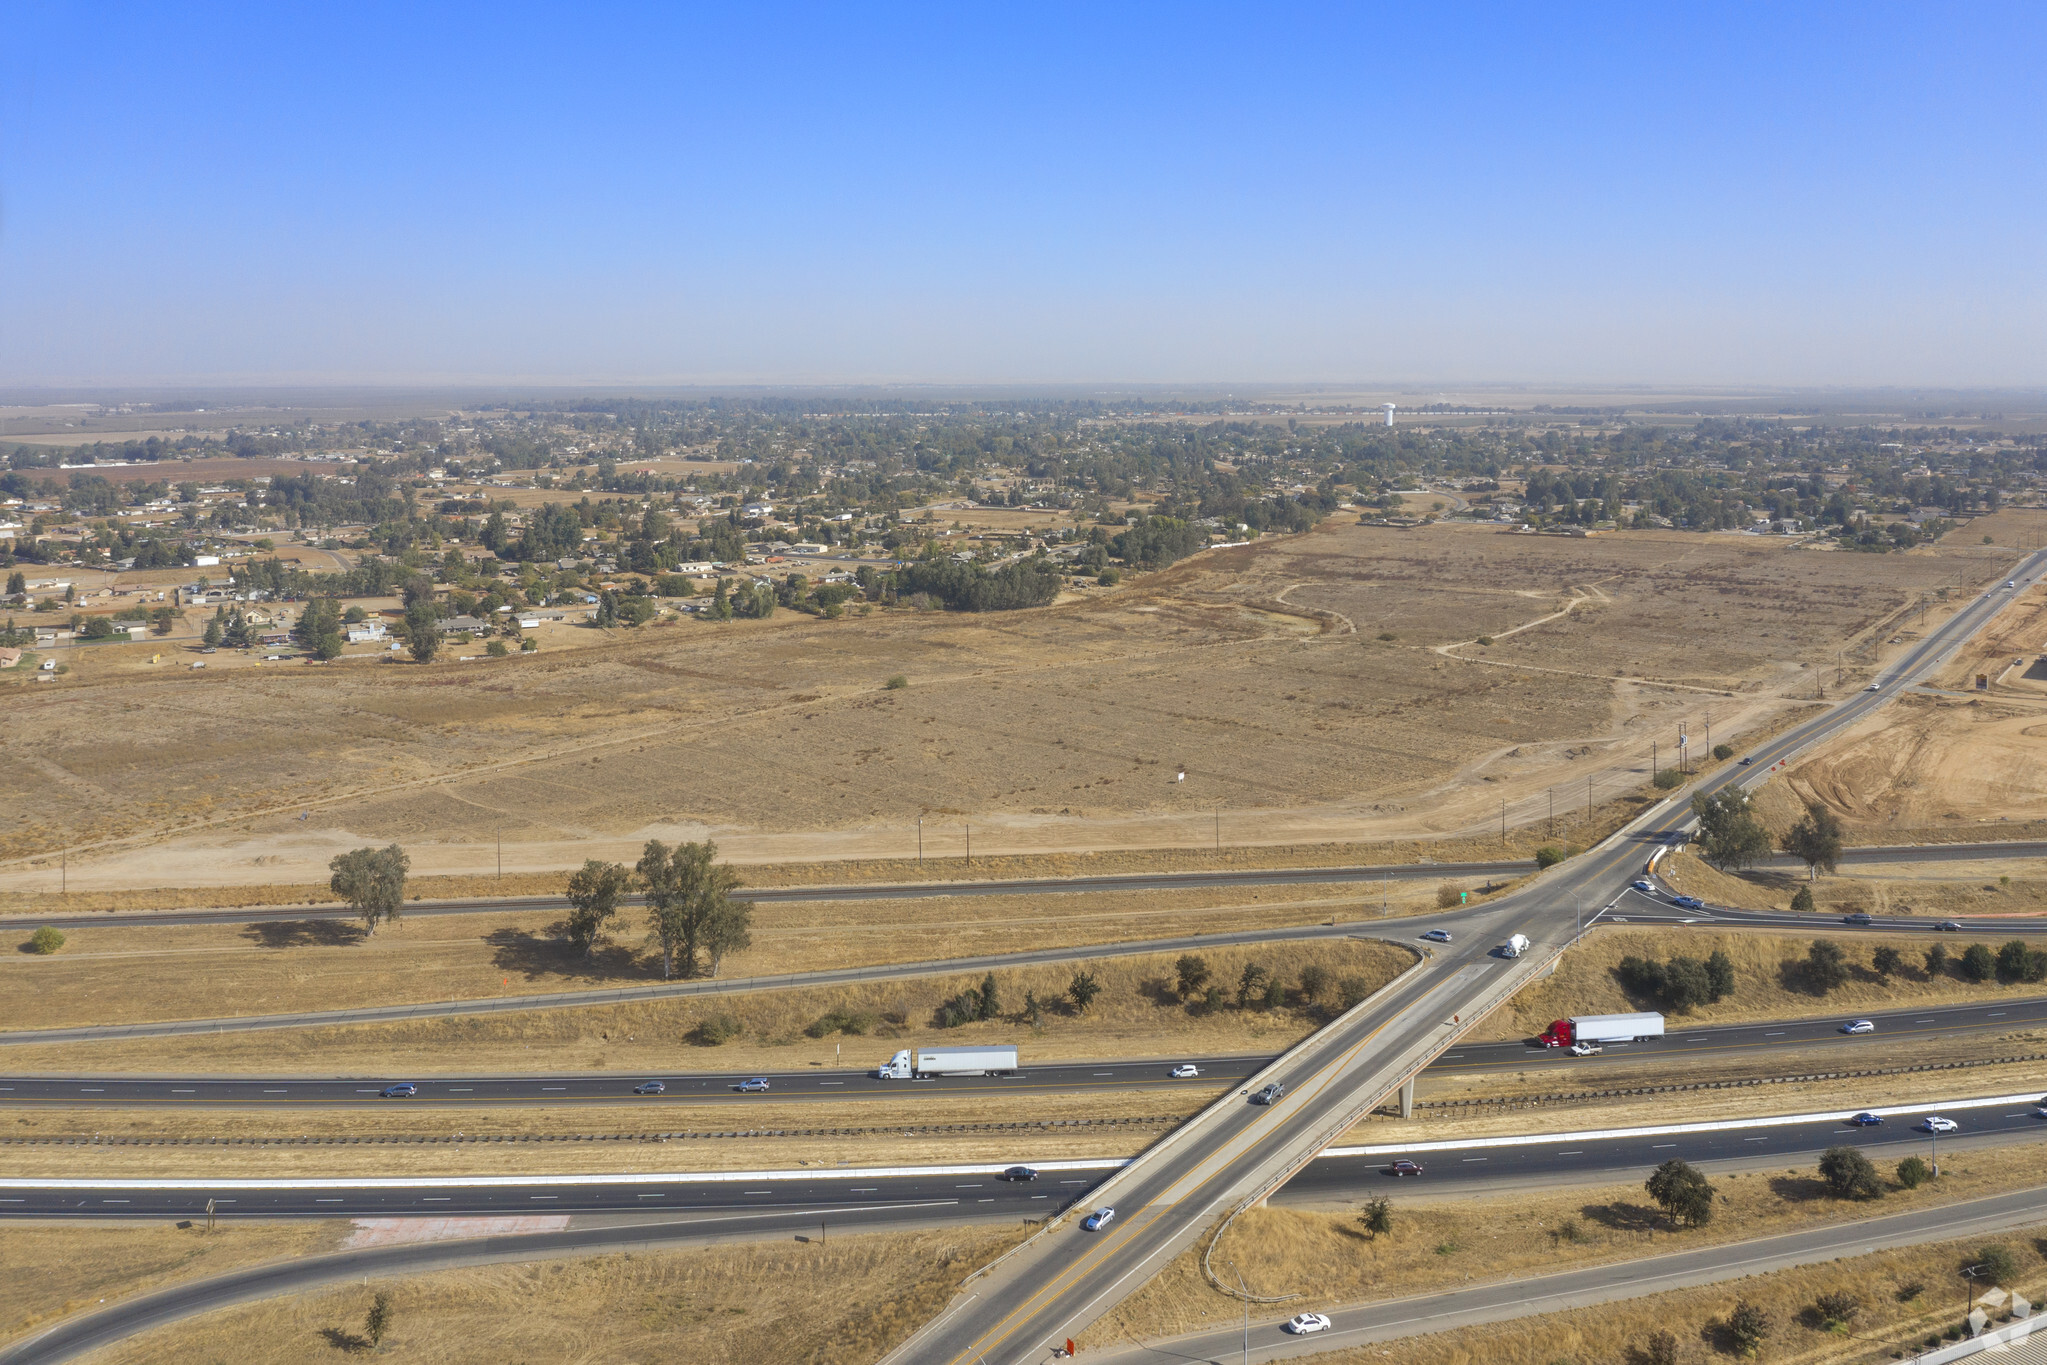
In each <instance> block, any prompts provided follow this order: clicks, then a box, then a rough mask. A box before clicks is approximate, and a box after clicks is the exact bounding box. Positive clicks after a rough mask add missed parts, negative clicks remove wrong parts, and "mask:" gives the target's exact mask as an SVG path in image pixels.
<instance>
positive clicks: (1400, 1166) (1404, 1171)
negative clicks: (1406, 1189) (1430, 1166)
mask: <svg viewBox="0 0 2047 1365" xmlns="http://www.w3.org/2000/svg"><path fill="white" fill-rule="evenodd" d="M1421 1173H1422V1168H1421V1167H1420V1166H1417V1165H1416V1164H1415V1163H1414V1162H1412V1161H1408V1160H1406V1159H1402V1160H1400V1161H1396V1162H1394V1163H1393V1164H1392V1165H1391V1166H1388V1167H1387V1168H1386V1174H1388V1175H1420V1174H1421Z"/></svg>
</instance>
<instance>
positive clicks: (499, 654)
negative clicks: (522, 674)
mask: <svg viewBox="0 0 2047 1365" xmlns="http://www.w3.org/2000/svg"><path fill="white" fill-rule="evenodd" d="M483 652H484V653H486V654H488V655H490V657H491V658H493V659H502V658H504V657H505V656H506V655H507V654H510V653H511V652H512V651H511V650H509V649H506V648H505V642H504V641H503V640H492V641H491V642H490V643H489V644H487V645H485V646H484V647H483Z"/></svg>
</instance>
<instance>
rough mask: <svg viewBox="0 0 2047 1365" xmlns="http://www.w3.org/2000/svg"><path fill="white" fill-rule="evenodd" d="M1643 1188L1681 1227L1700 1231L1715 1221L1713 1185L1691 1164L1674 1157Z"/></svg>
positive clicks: (1673, 1221) (1675, 1223) (1672, 1220)
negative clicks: (1699, 1229)
mask: <svg viewBox="0 0 2047 1365" xmlns="http://www.w3.org/2000/svg"><path fill="white" fill-rule="evenodd" d="M1643 1188H1644V1189H1646V1190H1648V1192H1649V1197H1650V1198H1651V1199H1654V1200H1655V1201H1656V1203H1657V1205H1658V1206H1659V1207H1661V1208H1662V1210H1663V1212H1664V1213H1665V1214H1666V1215H1667V1216H1668V1217H1669V1218H1670V1221H1671V1222H1672V1223H1673V1224H1674V1225H1676V1226H1678V1227H1681V1228H1701V1227H1704V1226H1705V1225H1706V1224H1708V1223H1710V1222H1712V1221H1713V1182H1712V1181H1710V1180H1708V1179H1706V1177H1705V1176H1704V1175H1702V1174H1700V1172H1699V1170H1698V1169H1697V1168H1696V1167H1694V1166H1693V1165H1691V1164H1690V1163H1689V1162H1686V1161H1681V1160H1679V1159H1678V1158H1676V1157H1672V1158H1671V1159H1670V1160H1669V1161H1666V1162H1664V1163H1663V1164H1662V1165H1661V1166H1658V1167H1657V1168H1656V1170H1655V1172H1654V1173H1653V1174H1652V1175H1650V1177H1649V1179H1648V1180H1647V1181H1645V1182H1644V1184H1643Z"/></svg>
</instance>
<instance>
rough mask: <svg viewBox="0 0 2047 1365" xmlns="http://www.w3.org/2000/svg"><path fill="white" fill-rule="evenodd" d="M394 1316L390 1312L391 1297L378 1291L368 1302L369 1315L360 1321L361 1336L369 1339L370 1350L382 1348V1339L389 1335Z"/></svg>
mask: <svg viewBox="0 0 2047 1365" xmlns="http://www.w3.org/2000/svg"><path fill="white" fill-rule="evenodd" d="M394 1316H395V1314H394V1313H393V1312H392V1310H391V1296H390V1295H389V1294H386V1293H385V1292H384V1291H383V1290H381V1289H380V1290H378V1291H377V1296H376V1297H375V1298H374V1299H371V1300H370V1311H369V1313H368V1314H367V1315H366V1316H365V1317H364V1318H363V1320H362V1334H363V1335H364V1336H366V1337H368V1338H369V1339H370V1348H371V1349H372V1350H375V1349H376V1348H378V1347H380V1346H382V1345H383V1344H384V1338H385V1337H386V1336H388V1335H390V1332H391V1320H392V1318H393V1317H394Z"/></svg>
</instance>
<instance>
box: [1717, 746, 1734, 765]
mask: <svg viewBox="0 0 2047 1365" xmlns="http://www.w3.org/2000/svg"><path fill="white" fill-rule="evenodd" d="M1713 757H1715V758H1717V759H1720V760H1721V761H1722V762H1725V761H1726V760H1728V759H1730V758H1733V757H1734V746H1733V745H1732V744H1716V745H1714V746H1713Z"/></svg>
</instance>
